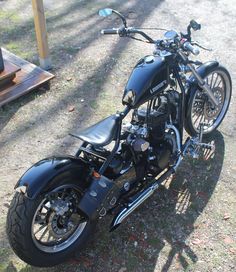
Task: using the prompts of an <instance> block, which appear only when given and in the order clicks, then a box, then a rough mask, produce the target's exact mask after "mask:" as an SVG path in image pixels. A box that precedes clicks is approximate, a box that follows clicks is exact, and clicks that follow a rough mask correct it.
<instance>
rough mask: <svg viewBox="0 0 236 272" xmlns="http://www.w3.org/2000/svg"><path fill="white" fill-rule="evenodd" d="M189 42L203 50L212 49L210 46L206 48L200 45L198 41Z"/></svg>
mask: <svg viewBox="0 0 236 272" xmlns="http://www.w3.org/2000/svg"><path fill="white" fill-rule="evenodd" d="M191 44H192V45H196V46H198V47H200V48H202V49H203V50H206V51H209V52H211V51H213V49H212V48H206V47H204V46H202V45H200V44H199V43H198V42H191Z"/></svg>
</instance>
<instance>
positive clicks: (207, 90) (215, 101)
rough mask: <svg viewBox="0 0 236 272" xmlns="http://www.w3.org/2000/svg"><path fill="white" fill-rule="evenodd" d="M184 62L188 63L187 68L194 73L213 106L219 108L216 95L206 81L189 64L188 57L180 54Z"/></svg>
mask: <svg viewBox="0 0 236 272" xmlns="http://www.w3.org/2000/svg"><path fill="white" fill-rule="evenodd" d="M178 53H179V55H180V56H181V58H182V59H183V61H184V62H185V63H186V66H187V67H188V68H189V70H190V71H191V72H192V73H193V75H194V76H195V78H196V79H197V82H198V85H199V86H200V87H201V88H202V89H203V90H204V91H205V92H206V93H207V95H208V97H209V98H210V100H211V102H212V104H213V105H214V106H215V107H216V106H218V104H219V102H218V100H217V99H216V97H215V96H214V93H213V92H212V90H211V88H210V86H209V85H208V84H207V83H206V82H205V80H204V79H203V78H202V77H201V76H200V75H199V74H198V72H197V71H196V69H195V67H194V66H193V64H191V63H189V62H188V58H187V56H186V55H185V54H184V53H183V52H182V51H179V52H178Z"/></svg>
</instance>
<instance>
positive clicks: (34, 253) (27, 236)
mask: <svg viewBox="0 0 236 272" xmlns="http://www.w3.org/2000/svg"><path fill="white" fill-rule="evenodd" d="M57 179H60V177H58V178H57ZM59 184H60V183H59ZM60 187H61V186H60ZM54 191H55V190H54ZM46 195H47V194H44V195H40V196H38V197H36V198H35V199H29V198H27V197H26V196H25V195H23V194H22V193H18V192H17V193H16V194H15V195H14V197H13V199H12V202H11V205H10V208H9V211H8V215H7V235H8V238H9V242H10V245H11V247H12V249H13V251H14V252H15V253H16V255H17V256H18V257H19V258H21V259H22V260H23V261H25V262H26V263H28V264H30V265H34V266H38V267H48V266H54V265H57V264H59V263H62V262H63V261H65V260H66V259H68V258H69V257H71V256H72V255H73V253H74V252H75V250H81V249H82V248H83V247H84V245H85V244H86V243H87V241H88V239H89V238H90V237H91V234H92V233H93V232H94V229H95V226H96V222H95V221H90V220H89V219H86V224H85V226H83V228H82V232H80V234H79V236H78V237H77V236H73V235H75V234H76V231H77V230H78V229H79V226H81V224H84V223H80V221H79V223H78V226H77V227H76V228H77V229H75V230H74V231H72V230H71V232H69V231H68V235H70V236H68V238H67V237H66V238H65V239H67V240H65V242H64V244H65V245H64V244H63V242H62V241H63V239H62V240H60V238H58V239H59V240H58V241H57V240H56V241H55V242H54V244H55V245H54V244H53V242H52V241H50V240H51V239H52V238H51V237H52V236H51V237H50V238H49V240H48V247H47V243H46V242H45V241H44V242H42V241H39V243H38V242H36V241H35V237H36V232H35V233H34V231H33V228H32V224H33V223H34V222H33V220H34V219H35V218H37V216H38V215H36V212H37V211H38V210H39V207H40V205H41V203H42V201H43V200H44V199H45V196H46ZM61 199H62V197H61ZM61 199H59V203H63V200H61ZM47 205H48V204H47ZM49 207H50V206H49ZM59 207H60V206H59ZM65 208H67V207H66V206H65ZM50 209H52V208H51V207H50V208H49V211H50ZM41 211H42V210H40V213H41V214H42V212H41ZM52 213H53V214H52ZM35 216H36V217H35ZM55 216H57V217H56V219H57V220H58V221H59V219H58V218H59V217H60V215H57V214H56V213H55V211H53V212H52V211H51V213H50V215H49V216H47V215H45V218H47V221H48V223H45V224H48V225H49V221H50V220H49V219H50V218H51V217H53V218H54V217H55ZM39 220H40V219H39ZM41 220H42V219H41ZM44 220H45V222H47V221H46V219H44ZM57 220H54V221H53V220H51V221H52V222H51V224H53V223H54V225H55V224H56V225H57V224H59V223H57ZM39 222H41V221H39ZM55 222H56V223H55ZM67 222H69V219H68V220H67ZM37 224H39V223H37ZM41 224H43V223H41ZM60 226H61V227H60ZM40 227H41V226H40ZM40 227H39V228H40ZM54 227H55V226H54ZM56 227H57V226H56ZM56 227H55V229H56V230H59V234H60V233H61V232H63V231H64V229H63V228H64V227H63V226H62V225H59V227H58V228H56ZM47 228H48V229H50V231H51V232H48V237H49V236H50V235H51V233H53V228H51V227H50V228H49V227H48V226H47V227H46V229H47ZM69 230H70V229H69ZM39 233H40V232H39ZM77 233H79V232H77ZM59 234H58V235H59ZM33 235H35V237H34V236H33ZM40 235H41V234H40ZM55 235H56V234H55ZM62 235H63V234H62ZM70 237H72V238H73V237H74V240H73V239H72V238H70ZM75 238H76V239H75ZM47 239H48V238H47ZM53 239H54V237H53ZM69 239H71V240H69ZM68 241H71V243H68ZM41 243H43V246H41V247H40V245H41ZM58 243H59V245H64V247H63V246H61V248H60V247H59V245H58V246H57V244H58ZM45 244H46V246H45ZM51 244H52V245H51ZM67 244H68V245H69V246H67ZM54 247H56V248H57V247H58V248H59V249H60V250H58V248H57V250H55V251H54V250H53V249H54ZM47 249H50V250H47Z"/></svg>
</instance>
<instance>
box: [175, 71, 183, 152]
mask: <svg viewBox="0 0 236 272" xmlns="http://www.w3.org/2000/svg"><path fill="white" fill-rule="evenodd" d="M174 76H175V78H176V79H177V82H178V84H179V87H180V90H181V101H180V106H179V126H178V127H179V131H180V142H181V147H182V142H183V130H184V119H185V88H184V85H183V83H182V81H181V78H180V75H179V72H178V70H177V68H174Z"/></svg>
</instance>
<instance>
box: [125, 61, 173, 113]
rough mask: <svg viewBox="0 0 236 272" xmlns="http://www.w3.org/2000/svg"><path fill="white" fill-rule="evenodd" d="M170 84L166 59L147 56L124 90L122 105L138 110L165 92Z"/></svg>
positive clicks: (138, 65)
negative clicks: (158, 94)
mask: <svg viewBox="0 0 236 272" xmlns="http://www.w3.org/2000/svg"><path fill="white" fill-rule="evenodd" d="M168 83H169V68H168V64H167V62H166V60H165V58H162V57H159V56H146V57H144V58H142V59H140V60H139V61H138V63H137V64H136V66H135V67H134V69H133V71H132V73H131V75H130V77H129V80H128V82H127V85H126V87H125V90H124V95H123V100H122V103H123V104H124V105H127V104H129V105H130V106H131V107H132V108H137V107H139V106H140V105H142V104H143V103H145V102H146V101H147V100H149V99H151V98H152V97H154V96H156V95H157V93H158V92H160V91H162V90H164V89H165V88H166V87H167V86H168Z"/></svg>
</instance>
